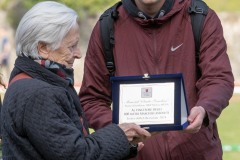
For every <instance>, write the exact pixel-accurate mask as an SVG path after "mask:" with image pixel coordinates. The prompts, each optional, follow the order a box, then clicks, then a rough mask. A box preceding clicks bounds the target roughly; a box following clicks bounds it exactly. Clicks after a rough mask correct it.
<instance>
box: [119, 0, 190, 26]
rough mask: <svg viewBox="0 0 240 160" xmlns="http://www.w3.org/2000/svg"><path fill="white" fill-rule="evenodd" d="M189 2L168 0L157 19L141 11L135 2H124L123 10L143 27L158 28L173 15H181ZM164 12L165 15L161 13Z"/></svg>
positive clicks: (129, 0) (127, 0)
mask: <svg viewBox="0 0 240 160" xmlns="http://www.w3.org/2000/svg"><path fill="white" fill-rule="evenodd" d="M185 3H189V0H166V1H165V3H164V4H163V6H162V8H161V9H160V10H159V13H158V14H157V16H156V17H154V18H151V17H149V16H148V15H147V14H146V13H144V12H142V11H140V10H139V9H138V8H137V6H136V5H135V2H134V1H133V0H122V4H123V8H124V10H125V11H126V12H127V14H129V15H130V16H131V17H132V18H133V19H134V20H135V21H137V23H139V24H140V25H141V26H145V27H149V26H155V25H156V26H158V25H162V24H164V23H165V22H166V21H168V20H169V18H171V17H172V16H173V15H175V14H177V13H179V12H180V11H181V10H182V9H183V7H184V6H185ZM162 11H164V14H163V13H161V12H162Z"/></svg>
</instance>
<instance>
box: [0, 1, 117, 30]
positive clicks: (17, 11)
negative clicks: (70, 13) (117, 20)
mask: <svg viewBox="0 0 240 160" xmlns="http://www.w3.org/2000/svg"><path fill="white" fill-rule="evenodd" d="M41 1H43V0H1V2H0V8H1V9H4V10H6V12H7V19H8V21H9V23H10V25H11V26H12V27H13V28H14V29H16V27H17V25H18V23H19V21H20V19H21V17H22V16H23V14H24V13H25V12H26V11H27V10H28V9H29V8H31V7H32V6H33V5H35V4H36V3H38V2H41ZM56 2H60V3H64V4H66V5H67V6H69V7H70V8H73V9H74V10H75V11H77V12H78V14H79V17H80V20H82V21H84V20H85V19H87V18H88V17H94V16H96V15H97V14H98V13H99V12H101V11H102V10H104V9H106V8H107V7H108V6H110V5H112V4H114V3H116V2H117V0H86V1H83V0H82V1H78V0H56Z"/></svg>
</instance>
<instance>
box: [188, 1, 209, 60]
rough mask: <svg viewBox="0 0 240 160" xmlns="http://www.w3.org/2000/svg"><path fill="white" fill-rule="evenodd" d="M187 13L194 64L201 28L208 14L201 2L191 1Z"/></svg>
mask: <svg viewBox="0 0 240 160" xmlns="http://www.w3.org/2000/svg"><path fill="white" fill-rule="evenodd" d="M188 13H189V14H190V16H191V22H192V30H193V35H194V42H195V52H196V63H197V64H198V62H199V54H200V45H201V35H202V28H203V23H204V20H205V17H206V15H207V13H208V6H207V4H206V3H205V2H204V1H202V0H192V3H191V6H190V7H189V8H188Z"/></svg>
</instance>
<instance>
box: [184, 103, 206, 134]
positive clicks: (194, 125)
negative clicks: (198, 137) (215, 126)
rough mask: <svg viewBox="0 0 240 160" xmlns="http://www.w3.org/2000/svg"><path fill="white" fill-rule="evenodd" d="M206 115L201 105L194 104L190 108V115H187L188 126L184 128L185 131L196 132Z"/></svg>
mask: <svg viewBox="0 0 240 160" xmlns="http://www.w3.org/2000/svg"><path fill="white" fill-rule="evenodd" d="M205 116H206V111H205V109H204V108H203V107H202V106H195V107H193V108H192V109H191V111H190V115H189V116H188V122H189V123H190V124H189V126H188V127H187V128H186V129H185V130H184V132H187V133H197V132H198V131H199V130H200V128H201V126H202V123H203V120H204V118H205Z"/></svg>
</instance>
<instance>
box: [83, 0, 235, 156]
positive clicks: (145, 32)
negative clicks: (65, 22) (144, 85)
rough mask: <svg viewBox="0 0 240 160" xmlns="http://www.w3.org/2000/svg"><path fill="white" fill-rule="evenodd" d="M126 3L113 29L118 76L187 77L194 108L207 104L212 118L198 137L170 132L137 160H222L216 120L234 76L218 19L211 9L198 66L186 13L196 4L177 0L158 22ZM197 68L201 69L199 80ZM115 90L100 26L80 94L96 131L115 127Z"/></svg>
mask: <svg viewBox="0 0 240 160" xmlns="http://www.w3.org/2000/svg"><path fill="white" fill-rule="evenodd" d="M169 1H170V0H167V1H166V2H165V4H166V3H168V4H169ZM122 2H123V6H120V7H119V9H118V11H119V19H118V20H117V21H116V22H115V25H114V28H115V47H114V61H115V65H116V72H115V76H128V75H143V74H144V73H149V74H167V73H171V74H172V73H182V74H183V76H184V81H185V87H186V96H187V101H188V106H189V110H191V108H192V107H194V106H202V107H203V108H204V109H205V110H206V113H207V116H208V120H207V121H205V123H204V125H202V127H201V129H200V131H199V132H198V133H195V134H189V133H183V132H179V131H169V132H162V133H160V134H158V135H157V136H153V137H151V138H150V139H148V140H146V141H145V142H144V144H145V146H144V148H143V149H142V150H141V151H140V152H139V154H138V157H137V159H139V160H140V159H143V160H145V159H149V160H161V159H163V160H168V159H173V160H181V159H183V160H186V159H187V160H205V159H206V160H213V159H214V160H219V159H222V147H221V141H220V139H219V135H218V132H217V126H216V119H217V118H218V117H219V116H220V114H221V112H222V110H223V109H224V108H225V107H226V106H227V105H228V102H229V99H230V98H231V96H232V93H233V88H234V78H233V74H232V70H231V66H230V62H229V58H228V55H227V53H226V49H227V46H226V42H225V39H224V37H223V29H222V26H221V22H220V20H219V18H218V16H217V15H216V13H215V12H214V11H213V10H211V9H209V12H208V15H207V17H206V19H205V23H204V25H203V32H202V37H201V42H202V43H201V47H200V57H199V63H198V64H196V59H195V46H194V37H193V33H192V26H191V19H190V16H189V13H188V12H187V10H188V7H189V5H190V3H191V0H175V1H173V2H174V4H173V6H171V8H170V10H168V12H165V15H164V16H158V17H156V18H149V17H148V16H147V15H146V14H145V13H143V12H141V11H139V10H138V9H137V8H136V6H135V5H134V4H133V3H132V1H130V0H122ZM165 6H166V5H165ZM197 67H199V69H200V70H201V76H200V78H199V79H198V78H197V77H198V75H197V72H196V68H197ZM111 92H112V91H111V83H110V81H109V72H108V70H107V68H106V64H105V60H104V53H103V48H102V44H101V40H100V26H99V22H98V23H97V24H96V26H95V27H94V29H93V32H92V35H91V39H90V42H89V46H88V50H87V54H86V59H85V66H84V78H83V83H82V87H81V90H80V100H81V103H82V105H83V108H84V110H85V113H86V117H87V119H88V121H89V124H90V126H91V127H93V128H94V129H99V128H102V127H103V126H105V125H107V124H109V123H111V120H112V112H111V108H110V105H111Z"/></svg>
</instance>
